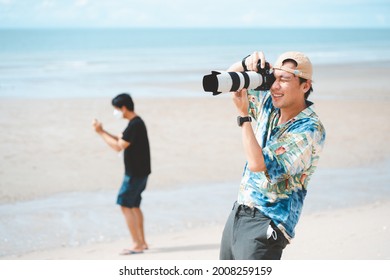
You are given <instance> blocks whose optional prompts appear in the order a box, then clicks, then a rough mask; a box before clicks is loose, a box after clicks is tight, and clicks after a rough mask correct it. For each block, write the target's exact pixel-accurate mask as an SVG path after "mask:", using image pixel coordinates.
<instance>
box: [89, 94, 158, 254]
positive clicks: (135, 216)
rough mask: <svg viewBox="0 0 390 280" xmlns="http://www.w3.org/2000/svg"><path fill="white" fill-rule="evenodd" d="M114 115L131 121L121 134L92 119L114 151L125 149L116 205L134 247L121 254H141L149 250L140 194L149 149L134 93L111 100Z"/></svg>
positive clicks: (146, 169)
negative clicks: (112, 132)
mask: <svg viewBox="0 0 390 280" xmlns="http://www.w3.org/2000/svg"><path fill="white" fill-rule="evenodd" d="M112 105H113V106H114V108H115V109H114V116H116V117H118V118H125V119H128V120H129V124H128V125H127V127H126V129H125V130H124V131H123V133H122V136H121V137H117V136H114V135H112V134H110V133H108V132H107V131H105V130H104V129H103V126H102V123H100V122H99V121H97V120H96V119H95V120H94V121H93V127H94V129H95V131H96V132H97V133H98V134H99V135H100V136H101V137H102V138H103V140H104V141H105V142H106V143H107V144H108V145H109V146H110V147H111V148H113V149H114V150H115V151H118V152H120V151H122V150H124V164H125V175H124V179H123V183H122V186H121V188H120V190H119V193H118V198H117V204H119V205H120V206H121V209H122V213H123V215H124V217H125V220H126V223H127V226H128V228H129V231H130V234H131V236H132V238H133V243H134V244H133V246H132V247H131V248H129V249H124V250H123V251H122V252H121V254H122V255H129V254H139V253H143V251H144V250H145V249H148V245H147V243H146V241H145V234H144V225H143V224H144V218H143V214H142V211H141V209H140V204H141V193H142V192H143V191H144V190H145V188H146V182H147V180H148V176H149V174H150V173H151V168H150V148H149V140H148V134H147V131H146V126H145V123H144V121H143V120H142V119H141V118H140V117H139V116H138V115H137V114H136V113H135V112H134V103H133V100H132V98H131V96H130V95H129V94H127V93H122V94H119V95H118V96H116V97H115V98H114V99H113V100H112Z"/></svg>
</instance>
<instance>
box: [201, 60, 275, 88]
mask: <svg viewBox="0 0 390 280" xmlns="http://www.w3.org/2000/svg"><path fill="white" fill-rule="evenodd" d="M257 69H258V71H257V72H256V71H244V72H227V71H211V74H209V75H205V76H203V89H204V91H206V92H212V93H213V95H218V94H220V93H222V92H231V91H239V90H241V89H243V88H245V89H254V90H269V89H270V88H271V86H272V84H273V83H274V81H275V77H274V75H273V72H272V69H271V68H270V65H269V63H268V62H266V63H265V68H261V67H260V61H259V62H258V63H257Z"/></svg>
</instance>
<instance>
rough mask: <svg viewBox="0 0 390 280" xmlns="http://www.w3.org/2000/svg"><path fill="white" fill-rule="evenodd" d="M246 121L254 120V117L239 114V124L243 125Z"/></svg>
mask: <svg viewBox="0 0 390 280" xmlns="http://www.w3.org/2000/svg"><path fill="white" fill-rule="evenodd" d="M244 122H252V118H251V117H250V116H246V117H240V116H238V117H237V124H238V126H242V124H243V123H244Z"/></svg>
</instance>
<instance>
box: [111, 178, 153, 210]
mask: <svg viewBox="0 0 390 280" xmlns="http://www.w3.org/2000/svg"><path fill="white" fill-rule="evenodd" d="M147 181H148V176H144V177H135V176H128V175H125V176H124V178H123V182H122V186H121V188H120V190H119V193H118V198H117V201H116V203H117V204H119V205H121V206H124V207H127V208H139V206H140V205H141V199H142V197H141V194H142V192H143V191H144V190H145V188H146V182H147Z"/></svg>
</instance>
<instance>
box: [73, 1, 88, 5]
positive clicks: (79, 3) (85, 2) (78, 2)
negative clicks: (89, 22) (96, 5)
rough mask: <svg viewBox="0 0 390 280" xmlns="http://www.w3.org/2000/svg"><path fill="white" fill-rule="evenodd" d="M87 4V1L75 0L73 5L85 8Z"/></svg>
mask: <svg viewBox="0 0 390 280" xmlns="http://www.w3.org/2000/svg"><path fill="white" fill-rule="evenodd" d="M87 4H88V0H76V2H75V5H76V6H85V5H87Z"/></svg>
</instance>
